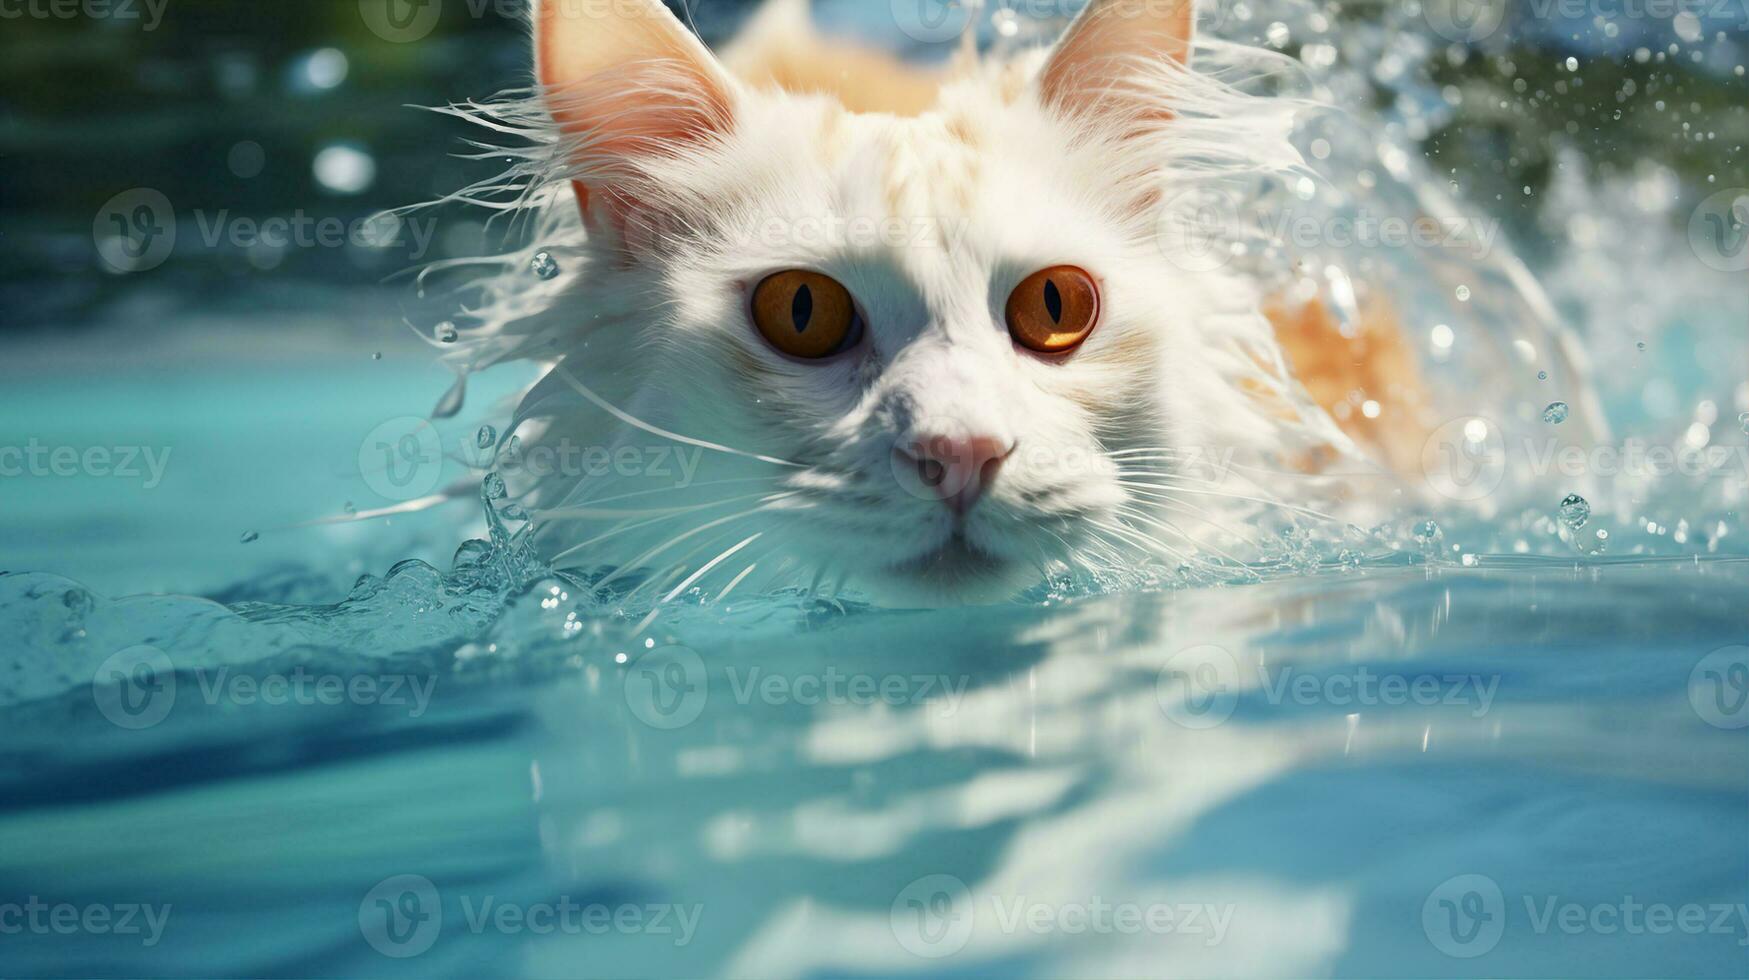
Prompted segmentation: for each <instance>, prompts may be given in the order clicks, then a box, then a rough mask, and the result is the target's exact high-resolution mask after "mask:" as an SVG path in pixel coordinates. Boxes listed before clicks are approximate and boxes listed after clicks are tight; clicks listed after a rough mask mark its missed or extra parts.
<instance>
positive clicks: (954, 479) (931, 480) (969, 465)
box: [893, 436, 1014, 517]
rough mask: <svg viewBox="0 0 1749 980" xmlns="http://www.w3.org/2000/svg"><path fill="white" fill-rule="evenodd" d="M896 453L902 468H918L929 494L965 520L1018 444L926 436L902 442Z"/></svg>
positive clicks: (920, 479) (895, 449)
mask: <svg viewBox="0 0 1749 980" xmlns="http://www.w3.org/2000/svg"><path fill="white" fill-rule="evenodd" d="M893 452H894V453H896V454H898V456H899V457H900V459H899V462H900V463H901V465H905V466H908V467H914V468H915V471H916V474H917V479H918V481H919V482H920V483H922V484H923V486H924V487H925V488H927V489H928V491H930V492H932V493H933V494H934V495H935V496H936V497H937V498H938V499H940V500H941V502H942V503H944V504H946V505H947V507H948V509H949V510H951V511H953V512H954V513H955V514H959V515H960V516H962V517H963V516H965V515H966V514H968V513H970V512H971V509H972V508H973V507H974V506H976V505H977V503H978V499H979V498H980V497H982V496H983V495H984V491H985V490H987V489H989V487H990V485H991V484H993V483H995V482H996V474H997V473H998V472H999V471H1000V470H1001V469H1002V464H1003V463H1004V462H1006V461H1007V459H1008V457H1009V456H1011V455H1013V454H1014V443H1013V442H1011V441H1008V440H1005V439H998V438H996V437H994V436H968V437H963V438H962V437H956V436H925V437H923V438H920V439H912V440H909V441H907V442H901V443H900V444H899V445H898V446H897V447H895V448H894V450H893Z"/></svg>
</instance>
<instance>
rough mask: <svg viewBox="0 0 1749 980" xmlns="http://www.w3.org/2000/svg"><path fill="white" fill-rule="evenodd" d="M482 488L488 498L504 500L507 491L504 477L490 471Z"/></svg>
mask: <svg viewBox="0 0 1749 980" xmlns="http://www.w3.org/2000/svg"><path fill="white" fill-rule="evenodd" d="M481 489H482V490H483V491H484V492H485V494H486V499H487V500H503V499H504V496H505V493H506V491H505V489H504V478H503V477H501V476H499V475H498V474H496V473H488V474H486V481H485V483H484V484H483V485H482V486H481Z"/></svg>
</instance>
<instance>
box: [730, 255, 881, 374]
mask: <svg viewBox="0 0 1749 980" xmlns="http://www.w3.org/2000/svg"><path fill="white" fill-rule="evenodd" d="M753 325H754V326H756V327H758V328H759V333H760V335H761V336H763V337H764V338H765V340H766V342H767V343H769V344H771V346H773V347H775V348H777V349H778V350H780V351H783V352H784V353H785V354H788V355H790V356H791V357H800V358H803V359H806V360H810V361H815V360H820V359H822V358H827V357H831V356H832V355H834V354H838V353H841V352H843V351H846V350H849V349H850V348H851V347H854V346H855V345H856V342H857V341H858V340H860V339H861V338H862V317H861V316H860V315H858V314H857V312H856V303H855V302H854V301H853V300H852V299H851V298H850V290H848V289H845V288H844V287H843V286H842V285H839V283H838V281H837V280H836V279H833V278H832V277H831V276H824V275H821V274H820V273H818V272H807V271H804V270H801V269H791V270H790V271H788V272H779V273H777V274H775V275H770V276H766V277H765V279H764V280H762V281H761V282H760V283H759V285H758V286H756V287H754V289H753Z"/></svg>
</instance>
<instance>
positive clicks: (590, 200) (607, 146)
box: [535, 0, 732, 231]
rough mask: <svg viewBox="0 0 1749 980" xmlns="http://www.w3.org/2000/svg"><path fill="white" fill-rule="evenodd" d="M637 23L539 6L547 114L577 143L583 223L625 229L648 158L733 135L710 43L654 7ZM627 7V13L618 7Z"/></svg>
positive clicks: (574, 154) (639, 203)
mask: <svg viewBox="0 0 1749 980" xmlns="http://www.w3.org/2000/svg"><path fill="white" fill-rule="evenodd" d="M620 2H621V3H630V4H634V5H638V4H641V5H642V6H643V7H647V8H648V9H647V10H642V11H638V12H637V14H638V15H636V16H634V15H631V14H621V13H612V12H603V13H602V14H600V15H594V16H583V15H580V14H579V13H577V12H576V11H575V10H572V9H571V8H569V7H567V6H566V4H564V3H561V2H555V0H541V2H540V7H539V19H538V20H537V29H536V52H535V54H536V58H535V60H536V66H537V72H538V74H539V77H540V82H541V85H542V87H543V89H544V91H545V98H546V102H547V109H548V111H549V112H550V113H551V114H552V117H553V120H554V122H556V123H557V124H558V126H559V129H560V131H561V132H562V133H563V134H564V136H565V137H566V138H567V140H568V141H569V143H570V146H569V147H568V152H569V153H570V154H571V162H572V164H573V166H574V168H575V172H576V174H577V176H576V178H575V179H574V180H573V182H572V184H573V187H574V188H575V189H576V190H577V200H578V205H579V207H581V209H582V211H583V215H584V219H585V221H587V222H590V223H592V224H599V223H600V222H601V221H606V222H608V223H610V224H612V225H614V226H617V227H618V229H619V230H622V231H623V230H624V228H625V225H626V223H627V221H628V220H629V219H630V218H631V217H632V214H631V213H632V212H634V211H636V210H637V209H639V208H641V207H644V206H646V205H653V204H655V203H656V202H653V201H643V200H640V197H647V196H648V195H647V194H641V193H640V188H639V184H640V179H639V178H640V174H639V167H638V166H637V164H638V161H639V160H640V158H651V157H660V156H664V155H669V154H673V153H677V152H682V151H684V150H685V149H687V148H688V147H692V146H696V145H698V144H700V143H703V142H706V141H708V140H710V139H712V138H713V137H715V136H717V135H719V134H722V133H724V132H727V131H728V129H729V127H730V125H731V119H732V110H731V95H730V86H731V85H732V82H730V81H729V80H728V78H727V76H726V75H725V74H724V73H723V72H722V71H721V70H720V68H718V66H717V65H716V63H715V61H714V60H713V59H712V57H711V54H710V52H709V51H707V50H706V49H705V47H704V45H703V44H702V43H700V42H699V41H698V40H697V39H696V38H694V37H693V36H692V35H691V34H690V33H688V32H687V30H686V28H684V27H683V26H681V24H680V23H679V21H677V20H675V19H674V16H673V15H672V14H670V13H669V12H668V11H667V10H665V9H663V8H662V6H661V5H660V4H658V3H655V2H654V0H620ZM614 9H616V10H617V9H620V8H614Z"/></svg>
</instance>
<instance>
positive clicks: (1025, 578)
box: [523, 0, 1266, 600]
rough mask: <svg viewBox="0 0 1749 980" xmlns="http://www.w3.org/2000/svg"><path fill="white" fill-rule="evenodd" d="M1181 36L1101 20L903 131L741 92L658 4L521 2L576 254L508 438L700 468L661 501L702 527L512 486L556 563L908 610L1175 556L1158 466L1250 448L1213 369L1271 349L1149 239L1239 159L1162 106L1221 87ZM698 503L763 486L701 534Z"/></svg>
mask: <svg viewBox="0 0 1749 980" xmlns="http://www.w3.org/2000/svg"><path fill="white" fill-rule="evenodd" d="M1193 29H1194V5H1193V3H1191V2H1190V0H1096V2H1094V3H1093V4H1092V5H1091V6H1090V7H1089V8H1088V9H1086V10H1085V11H1083V13H1082V14H1081V15H1080V16H1079V17H1078V18H1077V19H1076V21H1075V22H1074V23H1073V24H1072V25H1071V26H1070V28H1069V29H1068V31H1067V33H1066V34H1065V35H1064V36H1063V38H1062V39H1061V40H1060V41H1059V42H1058V43H1057V44H1056V46H1055V47H1054V48H1053V49H1051V50H1048V51H1039V52H1035V53H1033V54H1030V55H1026V56H1022V57H1019V58H1015V59H1012V60H1010V61H1005V62H1001V63H992V64H985V65H981V66H978V67H976V68H974V69H970V70H967V71H964V72H962V73H960V74H959V75H958V76H956V77H954V78H951V79H947V80H944V81H943V83H942V84H941V86H940V89H939V92H938V94H937V97H936V99H935V102H934V104H933V105H932V106H930V107H929V108H928V109H927V110H925V111H923V112H921V113H914V114H897V113H889V112H852V111H849V110H848V109H846V108H845V107H844V105H843V104H842V103H841V102H840V101H839V100H837V99H834V98H833V97H831V96H830V95H829V94H819V93H814V94H810V93H808V92H797V91H785V90H782V89H779V88H776V87H762V86H758V85H754V84H750V83H748V82H746V81H744V80H742V79H740V78H737V77H736V75H734V74H733V73H731V72H730V71H729V70H728V69H727V68H726V67H725V66H724V64H723V63H722V62H721V61H719V59H718V58H717V57H716V56H714V55H713V54H712V53H711V52H710V51H709V50H707V49H706V48H705V47H704V45H703V44H702V43H700V42H699V41H698V40H697V39H696V38H695V37H694V36H693V35H692V34H691V33H689V32H688V31H687V30H686V29H685V28H684V27H683V26H682V25H681V24H680V23H679V22H678V21H676V20H675V18H674V17H673V16H672V15H671V14H670V13H669V12H668V11H667V10H666V9H665V8H664V7H663V6H662V5H661V4H659V3H657V2H655V0H635V2H634V0H615V2H612V3H591V2H575V0H544V2H542V3H541V4H539V6H538V7H537V13H536V29H535V46H536V64H537V74H538V81H539V83H540V91H541V93H542V97H543V100H544V106H545V108H546V111H547V112H548V113H549V114H550V116H551V119H552V121H553V123H554V124H556V127H557V129H556V133H555V136H554V148H555V149H554V152H555V156H556V158H557V159H559V160H561V161H563V167H562V172H561V173H559V174H558V176H559V177H560V178H561V179H562V180H563V181H566V182H568V184H569V187H570V194H571V195H572V196H574V201H567V202H562V204H561V205H560V206H564V205H567V204H568V205H570V206H571V207H574V209H575V213H576V215H577V218H578V220H580V221H581V228H582V231H583V235H582V240H581V242H580V244H579V245H578V247H577V249H576V255H577V259H578V261H577V262H575V263H573V264H574V265H575V267H576V268H575V279H574V281H573V282H571V284H570V286H569V288H568V289H567V291H566V292H565V294H564V295H562V296H560V297H559V298H558V299H556V300H555V302H554V303H553V304H552V308H551V310H549V311H547V312H546V313H545V314H544V315H543V322H544V323H545V324H546V327H545V328H544V329H546V330H548V331H549V332H551V333H553V334H555V335H557V336H558V337H559V338H560V340H559V347H560V350H561V351H562V352H563V353H562V354H560V355H558V356H556V357H555V358H554V359H555V361H556V364H555V367H554V371H553V376H551V377H549V378H548V379H547V381H545V382H543V383H542V385H540V386H538V387H537V389H536V392H535V393H533V394H531V396H530V398H529V400H528V402H527V403H526V404H525V410H524V412H523V416H524V418H523V421H524V422H525V423H528V424H529V425H530V426H531V431H533V432H535V433H537V435H536V438H539V439H544V440H547V441H549V442H551V441H553V440H558V439H584V438H587V436H585V434H584V433H583V432H582V431H581V430H582V429H586V428H594V429H597V430H598V431H599V428H600V427H602V426H606V427H611V428H613V429H614V430H616V431H618V432H619V433H620V435H619V436H618V437H616V438H617V439H618V441H619V442H621V443H622V444H623V443H626V442H627V441H628V440H629V441H631V442H637V441H642V442H650V441H652V439H653V438H655V437H658V436H659V437H661V438H664V439H667V438H671V437H678V438H680V439H681V440H682V443H681V445H683V446H690V447H694V448H695V449H703V450H704V451H705V452H706V455H707V457H708V461H707V464H706V466H705V468H704V470H703V471H702V475H701V478H700V479H698V480H697V481H695V482H694V485H693V488H692V493H691V495H690V496H688V495H676V496H673V497H671V498H669V502H680V501H685V504H684V507H692V506H695V504H696V506H698V507H699V508H700V509H699V510H698V511H697V512H696V514H695V516H694V519H693V520H691V521H674V522H670V523H668V524H667V525H665V526H662V525H657V526H654V527H653V528H652V529H650V530H649V531H647V532H636V533H629V532H628V533H624V534H620V533H619V532H618V531H616V530H614V526H613V525H611V524H606V525H604V524H602V521H603V520H606V518H604V517H599V516H591V515H593V514H594V512H592V511H591V510H590V509H589V507H588V506H587V505H588V504H589V503H590V501H592V500H599V499H601V498H602V494H601V491H602V489H603V486H602V484H601V483H600V482H599V481H596V482H595V483H593V484H591V485H590V486H589V487H588V488H586V489H585V488H583V486H582V484H583V482H587V481H573V482H570V483H566V484H563V485H547V486H536V487H532V488H531V489H530V495H531V499H533V500H535V501H536V502H537V503H538V504H540V505H542V506H544V507H545V508H546V509H547V511H548V517H549V519H550V520H552V521H553V523H552V524H550V526H549V531H550V533H552V534H554V535H556V537H555V538H554V541H555V543H556V544H560V545H570V546H576V545H579V544H583V543H589V542H600V543H599V544H598V545H594V546H593V548H592V549H591V548H581V549H579V555H580V557H581V558H584V559H593V560H594V561H597V562H601V563H605V564H611V563H613V562H615V561H640V560H641V561H643V562H644V563H645V564H650V565H663V564H665V563H666V561H667V560H669V559H672V560H673V561H675V562H678V563H679V564H678V565H677V566H676V570H677V571H680V570H686V569H693V570H696V569H699V568H702V567H704V566H706V565H711V566H712V567H711V568H710V569H708V570H709V571H713V572H718V573H721V574H724V575H725V576H726V575H728V574H733V573H734V572H735V571H736V570H738V569H740V568H742V567H743V566H747V565H748V563H749V562H753V561H754V556H757V555H764V556H765V557H763V558H760V559H759V560H760V561H763V562H765V563H766V566H767V567H768V568H769V567H771V566H772V565H774V564H777V563H787V564H789V565H790V566H791V567H792V568H794V569H796V570H797V571H799V572H801V573H802V574H803V575H804V576H805V575H806V574H809V573H816V574H817V573H822V572H823V573H826V574H832V573H843V574H844V575H845V576H847V580H848V582H849V583H850V584H851V585H852V586H853V587H856V588H861V589H864V590H868V591H872V592H874V593H875V594H877V595H880V596H890V597H896V598H901V599H905V600H914V599H918V598H934V599H942V598H990V597H997V596H1001V595H1006V594H1011V593H1013V592H1014V591H1016V590H1018V589H1020V588H1022V587H1024V586H1026V585H1029V584H1033V583H1036V582H1038V581H1040V580H1041V579H1042V578H1043V577H1045V576H1046V575H1048V574H1052V573H1055V572H1058V571H1062V570H1065V569H1069V568H1074V567H1077V566H1091V565H1095V564H1108V563H1112V562H1116V561H1119V560H1122V559H1123V558H1125V557H1141V558H1147V559H1160V558H1163V557H1166V556H1168V555H1173V554H1177V553H1178V552H1177V551H1176V550H1175V548H1174V546H1172V545H1171V544H1169V543H1167V542H1169V541H1170V534H1169V533H1168V529H1169V528H1172V527H1173V525H1172V524H1171V523H1170V522H1169V521H1167V520H1165V519H1164V518H1163V517H1162V513H1163V510H1162V506H1161V504H1162V501H1163V500H1164V499H1165V498H1168V497H1170V496H1171V494H1172V492H1171V490H1170V488H1169V483H1170V481H1169V480H1168V479H1166V478H1164V476H1163V474H1166V473H1168V472H1169V471H1171V470H1173V469H1174V467H1176V466H1178V465H1179V463H1180V462H1181V461H1182V460H1183V459H1184V458H1185V457H1186V456H1187V455H1188V454H1190V453H1191V452H1201V451H1202V450H1204V449H1206V448H1207V447H1210V446H1213V445H1217V444H1219V443H1220V442H1221V441H1223V440H1226V441H1231V440H1233V439H1236V438H1245V437H1248V436H1249V435H1250V434H1254V432H1255V431H1256V430H1259V429H1260V428H1261V423H1259V422H1258V421H1257V419H1256V409H1255V406H1253V405H1251V404H1250V403H1249V402H1247V401H1246V400H1244V399H1242V398H1239V397H1237V396H1236V394H1235V390H1234V386H1233V385H1232V384H1231V383H1230V376H1231V375H1232V374H1233V372H1234V370H1235V362H1236V361H1243V360H1244V355H1242V354H1240V353H1237V351H1239V350H1241V349H1242V348H1244V347H1245V345H1246V344H1248V343H1251V342H1253V341H1256V342H1258V343H1259V344H1262V343H1266V341H1263V340H1260V337H1261V335H1260V334H1259V333H1258V331H1259V330H1264V332H1265V333H1266V329H1265V328H1262V327H1261V326H1260V324H1261V321H1260V318H1258V317H1256V316H1255V313H1254V311H1255V309H1256V304H1255V302H1254V300H1253V299H1252V298H1251V297H1250V296H1249V295H1247V294H1246V293H1245V291H1244V289H1243V287H1242V286H1241V285H1240V284H1239V283H1238V282H1237V281H1236V280H1234V279H1233V278H1231V277H1228V276H1225V275H1222V274H1220V273H1219V272H1218V271H1215V270H1212V269H1210V268H1209V267H1208V266H1207V265H1206V264H1199V263H1197V262H1195V261H1178V260H1177V258H1176V257H1175V256H1174V255H1173V254H1172V246H1171V245H1170V244H1169V243H1168V241H1167V239H1168V238H1169V237H1170V236H1165V237H1163V236H1162V235H1161V227H1162V224H1161V222H1162V214H1163V211H1164V210H1166V209H1167V208H1168V206H1169V205H1168V201H1169V199H1170V198H1171V197H1172V196H1173V195H1174V193H1175V191H1176V190H1177V189H1178V188H1176V187H1175V185H1174V180H1175V179H1181V180H1188V179H1189V178H1190V176H1191V175H1195V174H1197V173H1199V172H1203V171H1206V170H1207V169H1208V168H1210V167H1211V166H1212V167H1215V168H1217V169H1218V167H1219V165H1220V160H1221V159H1223V158H1225V159H1229V160H1238V159H1239V156H1238V150H1237V149H1236V148H1235V145H1236V144H1237V143H1239V142H1243V141H1242V140H1231V136H1232V134H1233V133H1234V132H1236V130H1231V129H1228V130H1222V129H1220V128H1218V127H1214V126H1212V124H1211V120H1210V119H1208V118H1206V117H1207V116H1209V115H1210V114H1209V113H1206V112H1205V113H1203V114H1202V115H1203V117H1204V118H1192V117H1191V116H1187V115H1186V112H1185V110H1186V105H1187V103H1189V102H1191V101H1194V98H1195V97H1199V94H1200V95H1206V94H1207V93H1209V92H1212V91H1215V87H1213V86H1212V85H1211V84H1210V83H1207V82H1206V80H1201V79H1199V78H1198V77H1197V76H1196V75H1195V74H1194V73H1192V72H1191V71H1189V70H1188V68H1187V67H1186V65H1187V62H1188V60H1189V59H1190V55H1191V49H1192V44H1191V36H1192V32H1193ZM1199 127H1200V128H1199ZM1228 144H1234V145H1228ZM557 404H569V405H571V406H573V408H572V409H565V410H562V409H554V408H551V406H553V405H557ZM543 406H546V407H543ZM586 415H588V416H589V417H590V418H591V419H592V421H582V420H583V418H584V417H585V416H586ZM706 476H708V477H710V479H704V478H703V477H706ZM706 485H711V486H717V487H724V486H728V487H734V488H736V489H737V490H739V491H757V493H739V492H738V493H736V494H734V495H732V496H731V495H728V494H723V495H722V497H723V499H725V500H729V499H733V500H736V501H740V502H741V504H742V506H734V507H729V506H725V508H724V509H723V510H720V511H714V512H713V511H710V510H708V509H704V507H705V503H706V502H708V499H709V495H708V494H705V493H704V492H703V491H701V490H700V489H698V488H700V487H703V486H706ZM616 495H617V496H623V493H621V494H616ZM749 496H750V497H751V499H749ZM1193 503H1194V502H1193ZM673 509H674V510H677V511H678V510H684V508H683V507H675V508H673ZM746 509H750V510H752V511H753V512H752V513H747V514H742V515H740V516H734V517H729V516H728V515H730V514H731V512H737V511H741V510H746ZM689 513H690V512H689ZM567 522H569V523H567ZM622 523H623V522H622ZM653 523H654V522H653ZM706 525H709V527H708V530H700V529H701V528H705V527H706ZM689 528H690V529H691V530H690V531H689ZM677 534H689V535H690V537H688V538H687V539H686V541H685V543H684V544H674V543H671V544H669V545H667V546H666V548H665V549H663V550H664V551H665V556H664V557H663V558H657V557H654V556H653V555H651V554H648V553H645V552H648V548H646V547H645V546H646V545H649V546H650V547H656V545H655V544H652V542H658V543H659V541H660V540H663V539H669V538H672V537H673V536H674V535H677ZM616 535H617V536H616ZM632 542H636V544H632ZM750 542H751V543H750ZM616 546H618V547H622V548H624V549H625V550H626V552H627V553H625V554H618V553H615V552H613V551H612V550H611V549H612V548H614V547H616ZM1181 546H1182V545H1181ZM725 548H739V549H742V552H741V554H740V556H739V557H740V558H742V559H746V560H745V561H740V560H737V561H733V562H729V561H723V560H722V559H721V558H719V557H716V556H718V555H719V554H720V553H721V552H722V551H723V549H725ZM638 549H644V552H640V551H639V550H638ZM683 555H684V556H687V557H686V558H685V559H684V560H683V559H682V556H683ZM686 562H690V563H691V564H690V565H687V564H686ZM716 562H722V564H721V567H720V568H718V567H717V566H716V565H715V564H713V563H716Z"/></svg>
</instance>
